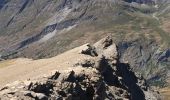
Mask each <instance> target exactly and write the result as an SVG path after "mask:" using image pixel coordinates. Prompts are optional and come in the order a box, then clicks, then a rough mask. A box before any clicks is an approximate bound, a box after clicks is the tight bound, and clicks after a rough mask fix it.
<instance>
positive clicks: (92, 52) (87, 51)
mask: <svg viewBox="0 0 170 100" xmlns="http://www.w3.org/2000/svg"><path fill="white" fill-rule="evenodd" d="M81 53H82V54H86V55H90V56H98V54H97V52H96V48H95V47H94V46H91V45H90V44H87V47H86V48H84V49H83V50H82V51H81Z"/></svg>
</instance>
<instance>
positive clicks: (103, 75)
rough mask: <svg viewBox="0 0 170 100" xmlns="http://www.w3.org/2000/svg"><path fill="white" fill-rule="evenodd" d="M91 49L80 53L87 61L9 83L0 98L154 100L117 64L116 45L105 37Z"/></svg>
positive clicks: (143, 84) (143, 83) (136, 77)
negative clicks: (44, 74) (42, 75)
mask: <svg viewBox="0 0 170 100" xmlns="http://www.w3.org/2000/svg"><path fill="white" fill-rule="evenodd" d="M94 47H95V49H94V48H93V46H88V48H87V49H85V50H84V49H83V50H82V53H83V54H88V55H91V56H92V57H91V59H89V58H88V59H84V60H83V61H82V62H78V63H76V64H75V65H74V66H73V67H71V69H68V70H66V71H56V72H55V73H53V74H52V75H51V74H50V75H49V76H48V77H40V78H39V79H36V80H32V81H30V80H29V81H24V82H15V83H13V84H10V85H8V86H6V87H4V88H2V89H1V90H0V99H2V100H6V99H17V100H19V99H23V100H157V96H155V93H154V92H153V91H151V90H150V89H149V87H148V86H147V84H146V81H145V80H144V78H143V77H142V76H140V75H136V73H134V72H133V71H132V70H131V68H130V66H129V64H125V63H120V62H119V59H118V56H117V55H118V53H117V51H116V45H115V44H114V43H112V40H111V39H110V38H109V37H107V38H105V39H102V40H101V41H99V42H98V43H96V44H95V45H94ZM96 54H98V56H97V55H96Z"/></svg>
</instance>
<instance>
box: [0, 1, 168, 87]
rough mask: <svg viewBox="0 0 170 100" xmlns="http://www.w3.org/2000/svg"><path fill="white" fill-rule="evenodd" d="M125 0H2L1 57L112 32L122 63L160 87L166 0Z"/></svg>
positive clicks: (54, 50)
mask: <svg viewBox="0 0 170 100" xmlns="http://www.w3.org/2000/svg"><path fill="white" fill-rule="evenodd" d="M125 1H126V0H15V1H14V0H7V1H6V2H3V3H2V4H3V5H2V6H1V9H0V34H1V35H0V54H1V55H2V56H1V58H2V60H3V59H10V58H16V57H28V58H33V59H40V58H48V57H52V56H55V55H57V54H60V53H61V52H64V51H66V50H68V49H71V48H73V47H76V46H79V45H82V44H84V43H87V42H90V43H94V42H96V41H97V40H99V39H101V38H103V37H104V36H105V35H107V34H111V35H112V37H113V41H114V42H115V43H116V44H117V45H118V52H119V56H120V58H121V62H122V63H124V62H128V63H129V64H130V65H131V66H133V70H134V71H137V72H140V73H141V74H142V75H143V76H144V77H145V78H146V79H147V81H148V83H150V84H152V85H156V86H165V85H167V84H166V81H167V79H168V77H169V74H168V73H169V65H170V60H169V59H170V53H169V48H170V45H169V44H170V36H169V30H168V29H169V28H168V27H169V24H168V21H169V18H170V17H169V13H168V12H169V0H159V1H156V0H154V2H156V3H154V4H152V5H150V4H149V5H147V4H148V3H149V2H151V0H135V2H137V3H128V2H125ZM1 2H2V1H1ZM129 2H132V0H130V1H129ZM152 2H153V1H152ZM140 3H142V4H140ZM143 3H145V4H143Z"/></svg>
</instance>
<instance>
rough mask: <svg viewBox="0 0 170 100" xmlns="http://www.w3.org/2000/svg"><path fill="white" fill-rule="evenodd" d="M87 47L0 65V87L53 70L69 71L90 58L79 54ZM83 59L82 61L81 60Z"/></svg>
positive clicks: (20, 59)
mask: <svg viewBox="0 0 170 100" xmlns="http://www.w3.org/2000/svg"><path fill="white" fill-rule="evenodd" d="M85 46H86V45H83V46H81V47H78V48H75V49H72V50H70V51H68V52H65V53H63V54H61V55H59V56H56V57H53V58H49V59H41V60H31V59H23V58H19V59H15V60H10V61H5V62H1V63H0V87H2V86H4V85H6V84H8V83H11V82H14V81H17V80H27V79H29V78H31V79H32V78H35V77H39V76H42V75H44V74H49V73H50V72H51V71H53V70H67V69H68V68H71V66H70V65H73V64H75V63H76V62H78V61H80V60H82V59H84V58H88V57H89V58H90V56H87V55H82V54H79V53H78V52H80V50H82V48H84V47H85ZM80 58H81V59H80Z"/></svg>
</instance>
